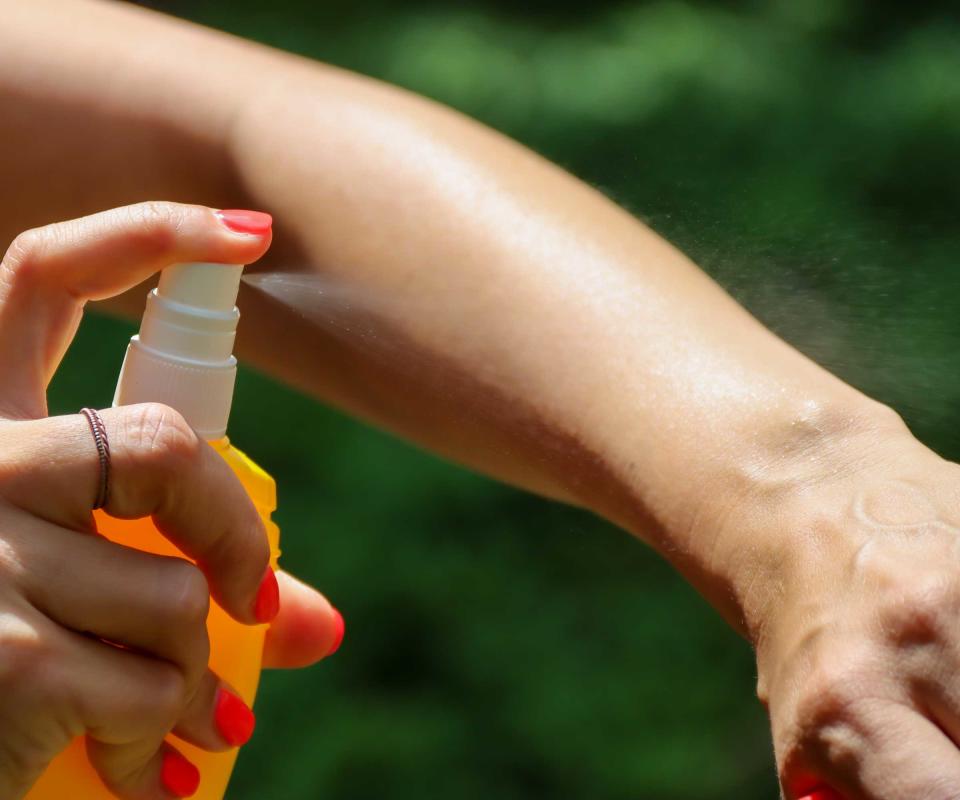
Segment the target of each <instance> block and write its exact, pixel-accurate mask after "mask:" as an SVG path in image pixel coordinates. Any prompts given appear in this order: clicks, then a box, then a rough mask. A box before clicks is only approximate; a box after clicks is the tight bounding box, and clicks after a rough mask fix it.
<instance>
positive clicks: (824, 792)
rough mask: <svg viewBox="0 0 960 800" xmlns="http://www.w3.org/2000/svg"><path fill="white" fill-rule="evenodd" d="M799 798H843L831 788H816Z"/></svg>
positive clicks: (831, 799)
mask: <svg viewBox="0 0 960 800" xmlns="http://www.w3.org/2000/svg"><path fill="white" fill-rule="evenodd" d="M800 800H843V798H842V797H841V796H840V795H839V794H838V793H837V792H835V791H834V790H833V789H817V791H815V792H812V793H810V794H807V795H804V796H803V797H801V798H800Z"/></svg>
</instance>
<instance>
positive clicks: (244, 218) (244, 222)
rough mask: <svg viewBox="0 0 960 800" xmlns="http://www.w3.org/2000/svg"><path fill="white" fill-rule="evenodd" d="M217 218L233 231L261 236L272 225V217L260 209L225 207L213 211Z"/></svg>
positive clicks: (268, 230)
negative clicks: (221, 209)
mask: <svg viewBox="0 0 960 800" xmlns="http://www.w3.org/2000/svg"><path fill="white" fill-rule="evenodd" d="M215 213H216V215H217V218H218V219H219V220H220V221H221V222H222V223H223V224H224V225H226V226H227V227H228V228H229V229H230V230H232V231H233V232H234V233H249V234H253V235H254V236H263V235H265V234H267V233H269V232H270V228H271V227H273V217H271V216H270V215H269V214H265V213H264V212H262V211H245V210H243V209H239V208H227V209H224V210H223V211H217V212H215Z"/></svg>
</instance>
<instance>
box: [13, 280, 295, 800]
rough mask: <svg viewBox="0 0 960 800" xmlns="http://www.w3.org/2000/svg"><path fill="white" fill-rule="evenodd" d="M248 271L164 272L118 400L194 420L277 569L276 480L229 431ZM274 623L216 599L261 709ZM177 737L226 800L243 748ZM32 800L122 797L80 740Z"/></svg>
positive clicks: (106, 523)
mask: <svg viewBox="0 0 960 800" xmlns="http://www.w3.org/2000/svg"><path fill="white" fill-rule="evenodd" d="M241 270H242V267H239V266H233V265H224V264H182V265H178V266H176V267H171V268H169V269H168V270H165V271H164V274H163V276H162V277H161V280H160V285H159V286H158V288H157V289H155V290H154V291H153V292H151V293H150V296H149V297H148V300H147V310H146V312H145V314H144V319H143V322H142V324H141V328H140V335H139V336H135V337H133V339H132V340H131V343H130V347H129V348H128V351H127V356H126V359H125V361H124V366H123V370H122V372H121V376H120V381H119V383H118V386H117V395H116V399H115V401H114V402H115V405H128V404H130V403H137V402H148V401H154V402H162V403H165V404H167V405H169V406H172V407H173V408H175V409H177V410H178V411H180V413H182V414H183V415H184V417H186V419H187V421H188V422H189V423H190V424H191V426H192V427H193V428H194V430H196V431H197V432H198V434H200V435H202V436H203V437H204V438H206V439H207V440H208V441H209V442H210V445H211V446H212V447H213V448H214V449H215V450H216V451H217V452H218V453H219V454H220V455H221V456H222V457H223V459H224V460H225V461H226V462H227V464H228V465H229V466H230V468H231V469H232V470H233V471H234V473H235V474H236V475H237V477H238V478H239V479H240V481H241V483H242V484H243V486H244V488H246V490H247V493H248V494H249V495H250V497H251V499H252V500H253V502H254V505H255V506H256V508H257V510H258V511H259V512H260V516H261V517H262V518H263V521H264V524H265V526H266V529H267V534H268V536H269V538H270V547H271V554H272V555H271V565H272V566H273V567H274V568H276V566H277V558H278V557H279V554H280V550H279V530H278V529H277V526H276V525H275V524H274V523H273V522H272V521H271V519H270V515H271V513H272V512H273V511H274V510H275V509H276V484H275V483H274V480H273V478H271V477H270V476H269V475H267V473H266V472H264V471H263V470H262V469H260V467H258V466H257V465H256V464H254V463H253V462H252V461H251V460H250V459H249V458H247V456H245V455H244V454H243V453H242V452H240V451H239V450H237V449H236V448H235V447H234V446H233V445H231V444H230V441H229V439H228V438H227V437H226V435H225V429H226V422H227V417H228V416H229V412H230V400H231V398H232V395H233V383H234V378H235V375H236V360H235V359H234V358H233V355H232V349H233V337H234V333H235V330H236V324H237V320H238V318H239V312H238V311H237V309H236V307H235V305H234V304H235V302H236V296H237V289H238V287H239V281H240V273H241ZM96 519H97V528H98V530H99V531H100V532H101V533H102V534H104V535H105V536H107V537H108V538H109V539H112V540H113V541H116V542H119V543H121V544H124V545H128V546H130V547H136V548H137V549H139V550H146V551H149V552H152V553H159V554H163V555H175V556H180V557H185V556H183V554H182V553H181V552H180V551H179V550H177V548H176V547H174V546H173V545H172V544H170V542H168V541H167V540H166V539H165V538H164V537H163V536H162V535H161V534H160V533H159V532H158V531H157V529H156V528H155V527H154V525H153V523H152V521H151V520H150V519H149V518H148V519H140V520H132V521H131V520H119V519H115V518H113V517H110V516H108V515H106V514H104V513H102V512H99V511H98V512H96ZM266 627H267V626H265V625H258V626H249V625H242V624H240V623H238V622H235V621H234V620H233V619H231V618H230V617H229V616H228V615H227V614H226V612H224V611H223V610H222V609H221V608H220V607H219V606H218V605H217V604H216V603H211V608H210V615H209V617H208V619H207V629H208V631H209V635H210V651H211V652H210V667H211V669H212V670H214V672H216V673H217V674H218V675H219V676H220V677H222V678H223V679H224V680H225V681H227V682H228V683H229V684H230V685H231V686H232V687H233V688H235V689H236V690H237V691H238V692H239V694H240V695H241V696H242V697H243V699H244V701H246V703H247V704H248V705H249V706H251V707H252V706H253V701H254V696H255V695H256V692H257V684H258V683H259V680H260V668H261V660H262V654H263V640H264V635H265V633H266ZM171 740H172V741H174V742H175V744H176V747H177V749H179V750H180V751H181V752H183V754H184V755H185V756H186V757H187V758H189V759H190V760H191V761H192V762H193V763H194V764H195V765H196V766H197V767H198V768H199V769H200V775H201V781H200V788H199V790H198V792H197V793H196V794H195V795H194V797H195V798H197V799H198V800H221V798H223V796H224V794H225V793H226V789H227V783H228V782H229V780H230V775H231V772H232V771H233V766H234V763H235V761H236V758H237V750H231V751H228V752H226V753H208V752H206V751H203V750H200V749H199V748H196V747H193V746H192V745H190V744H188V743H186V742H183V741H181V740H179V739H176V737H171ZM27 800H113V795H112V794H111V793H110V792H109V791H108V790H107V788H106V787H105V786H104V785H103V783H102V782H101V781H100V779H99V777H98V776H97V774H96V773H95V772H94V771H93V768H92V767H91V766H90V764H89V762H88V761H87V757H86V752H85V748H84V743H83V740H82V739H80V740H77V741H75V742H74V743H73V744H72V745H71V746H70V747H69V748H68V749H67V750H66V751H65V752H64V753H62V754H61V755H60V756H58V757H57V758H56V759H55V760H54V762H53V763H52V764H51V765H50V766H49V768H48V769H47V770H46V772H45V773H44V774H43V776H42V777H41V778H40V780H39V781H38V782H37V784H36V785H35V786H34V788H33V789H32V790H31V791H30V793H29V794H28V795H27Z"/></svg>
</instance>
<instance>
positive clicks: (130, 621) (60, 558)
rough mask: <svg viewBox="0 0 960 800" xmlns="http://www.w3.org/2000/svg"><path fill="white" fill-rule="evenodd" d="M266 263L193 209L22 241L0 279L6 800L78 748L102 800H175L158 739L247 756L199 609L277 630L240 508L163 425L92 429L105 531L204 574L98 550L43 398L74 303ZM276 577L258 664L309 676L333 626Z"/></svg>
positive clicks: (150, 209) (211, 216) (252, 531)
mask: <svg viewBox="0 0 960 800" xmlns="http://www.w3.org/2000/svg"><path fill="white" fill-rule="evenodd" d="M269 245H270V231H269V227H266V228H264V229H261V230H259V231H250V230H247V231H244V230H237V229H236V226H231V224H229V220H226V219H224V217H222V216H221V215H219V214H218V213H217V212H215V211H213V210H211V209H208V208H204V207H200V206H187V205H178V204H173V203H146V204H140V205H136V206H130V207H126V208H121V209H116V210H113V211H109V212H105V213H102V214H96V215H93V216H90V217H85V218H83V219H79V220H74V221H71V222H64V223H58V224H55V225H50V226H47V227H44V228H39V229H35V230H32V231H28V232H27V233H25V234H23V235H21V236H20V237H18V238H17V239H16V241H15V242H14V243H13V245H12V246H11V247H10V249H9V250H8V252H7V254H6V256H5V257H4V259H3V262H2V265H0V798H3V800H8V799H9V798H16V797H19V796H21V795H23V794H24V793H25V792H26V791H27V790H28V789H29V788H30V786H31V785H32V783H33V782H34V781H35V780H36V779H37V777H38V776H39V775H40V773H41V772H42V771H43V770H44V768H45V767H46V765H47V764H48V763H49V762H50V760H51V759H52V758H53V757H54V756H56V755H57V754H58V753H59V752H60V751H61V750H62V749H63V748H64V747H65V746H66V745H67V744H68V743H69V742H70V741H71V740H72V739H73V738H74V737H76V736H79V735H83V734H86V736H87V740H88V752H89V755H90V758H91V762H92V764H93V765H94V767H95V768H96V769H97V771H98V772H99V773H100V775H101V777H102V778H103V780H104V782H105V783H106V784H107V785H108V786H109V787H110V788H111V790H112V791H114V792H115V793H116V794H117V795H118V796H119V797H121V798H137V799H138V800H152V799H153V798H156V800H169V798H170V797H171V796H175V795H176V794H177V792H175V791H173V788H174V787H171V786H168V785H164V780H163V766H164V762H165V760H167V761H169V760H170V759H171V758H172V759H176V758H177V755H176V754H175V751H174V749H173V747H172V746H171V745H170V744H168V743H166V742H165V741H164V740H165V737H166V736H167V734H168V733H170V732H175V733H176V734H177V735H178V736H180V737H182V738H183V739H186V740H188V741H190V742H193V743H195V744H197V745H199V746H201V747H203V748H206V749H209V750H222V749H227V748H229V747H231V746H236V745H237V744H240V743H242V740H244V739H245V738H246V737H248V736H249V733H250V724H251V723H252V715H249V714H248V712H247V711H246V710H245V709H243V708H240V709H235V712H236V713H234V714H232V715H223V714H219V715H218V714H217V713H216V707H217V704H218V699H220V700H221V701H222V697H223V696H222V692H223V691H227V692H229V687H225V686H223V685H222V684H221V682H220V680H219V679H218V678H217V676H216V675H213V674H212V673H211V672H209V670H208V669H207V659H208V654H209V642H208V639H207V631H206V626H205V620H206V614H207V609H208V605H209V601H210V596H211V594H212V595H213V597H214V598H216V600H217V601H218V602H219V603H220V605H222V606H223V608H224V609H225V610H226V611H227V612H228V613H229V614H230V615H231V616H233V617H234V618H235V619H237V620H239V621H240V622H244V623H248V624H255V623H261V622H267V621H270V620H269V619H266V618H264V617H265V616H273V615H275V614H276V603H271V604H267V606H271V607H270V608H267V609H266V610H264V609H265V605H264V604H263V603H258V602H257V598H258V595H260V593H261V587H263V586H264V585H266V586H267V589H266V590H264V591H266V593H267V594H269V593H270V591H272V588H273V587H271V586H269V584H270V583H272V582H274V581H276V578H275V577H274V575H273V574H272V572H270V571H269V570H268V559H269V548H268V544H267V538H266V533H265V531H264V528H263V524H262V522H261V520H260V517H259V515H258V514H257V512H256V510H255V509H254V507H253V504H252V503H251V502H250V500H249V499H248V497H247V496H246V494H245V492H244V491H243V489H242V487H241V485H240V483H239V481H238V480H237V478H236V477H235V476H234V475H233V473H232V472H231V471H230V470H229V469H228V468H227V466H226V465H225V463H224V462H223V461H222V459H221V458H220V457H219V456H218V455H217V454H216V453H215V452H214V451H213V449H212V448H210V447H209V446H208V445H207V444H206V443H205V442H203V441H201V440H200V439H199V438H198V437H197V436H196V434H195V433H194V432H193V431H192V430H191V429H190V427H189V426H188V425H187V424H186V422H185V421H184V420H183V418H182V417H181V416H180V415H179V414H178V413H177V412H176V411H174V410H172V409H170V408H167V407H164V406H160V405H152V404H147V405H139V406H130V407H121V408H113V409H106V410H104V411H102V413H101V416H102V418H103V421H104V423H105V426H106V429H107V434H108V437H109V441H110V446H111V452H112V471H111V491H110V499H109V504H108V505H107V507H106V510H107V512H108V513H110V514H112V515H114V516H117V517H122V518H137V517H144V516H151V515H152V516H153V518H154V520H155V522H156V524H157V526H158V528H159V529H160V530H161V531H162V532H163V533H164V534H165V535H166V536H167V537H168V538H169V539H170V540H171V541H173V542H174V543H175V544H176V545H177V546H178V547H179V548H180V549H182V550H183V551H184V552H185V553H187V554H188V555H189V556H190V557H191V558H192V559H194V560H195V561H196V563H197V564H199V565H202V566H201V567H197V566H195V565H194V564H193V563H191V562H189V561H187V560H184V559H177V558H167V557H161V556H155V555H151V554H147V553H143V552H140V551H137V550H133V549H130V548H126V547H122V546H119V545H116V544H113V543H110V542H108V541H107V540H105V539H104V538H102V537H100V536H98V535H97V534H96V530H95V527H94V522H93V517H92V513H91V509H92V507H93V505H94V500H95V497H96V495H97V490H98V485H97V484H98V479H99V469H100V467H99V462H98V455H97V450H96V447H95V446H94V440H93V437H92V436H91V431H90V428H89V426H88V423H87V420H86V419H85V418H84V417H83V416H81V415H79V414H75V415H69V416H63V417H52V418H50V417H47V415H46V412H47V409H46V397H45V394H46V387H47V384H48V382H49V380H50V378H51V377H52V376H53V374H54V372H55V370H56V368H57V365H58V364H59V361H60V359H61V357H62V355H63V353H64V352H65V350H66V348H67V346H68V345H69V343H70V341H71V339H72V337H73V335H74V333H75V331H76V327H77V325H78V323H79V321H80V317H81V314H82V310H83V306H84V303H85V302H86V301H87V300H94V299H101V298H105V297H108V296H111V295H114V294H117V293H119V292H122V291H124V290H126V289H128V288H130V287H131V286H133V285H135V284H137V283H139V282H140V281H142V280H144V279H146V278H147V277H149V276H150V275H151V274H152V273H154V272H156V271H157V270H159V269H162V268H163V267H165V266H167V265H169V264H171V263H176V262H184V261H214V262H224V263H238V264H247V263H250V262H252V261H254V260H256V259H257V258H259V257H260V256H261V255H262V254H263V253H264V252H265V251H266V249H267V248H268V247H269ZM278 577H279V593H280V597H281V602H280V607H281V609H282V611H281V613H280V615H279V616H277V617H276V619H275V620H274V623H273V628H272V630H271V633H270V634H269V635H268V644H267V654H266V662H267V664H268V665H271V666H303V665H306V664H309V663H312V662H313V661H316V660H318V659H319V658H322V657H323V656H324V655H327V654H328V653H329V652H330V651H331V650H332V649H335V647H336V645H337V644H338V640H339V637H340V636H341V635H342V621H341V619H340V617H339V614H338V613H337V612H336V611H335V610H334V609H333V608H332V607H331V606H330V604H329V603H328V602H327V601H326V600H325V599H324V598H323V597H321V596H320V595H319V594H317V593H316V592H315V591H314V590H312V589H310V588H309V587H307V586H305V585H304V584H302V583H299V582H298V581H296V580H294V579H293V578H291V577H290V576H287V575H285V574H280V575H279V576H278ZM118 645H119V646H118ZM234 702H239V700H235V701H234ZM218 718H219V722H218ZM228 718H229V719H233V720H234V724H233V728H235V729H231V727H230V725H229V722H225V720H227V719H228ZM238 718H240V721H241V722H242V723H243V724H238V723H237V719H238ZM240 728H243V730H240Z"/></svg>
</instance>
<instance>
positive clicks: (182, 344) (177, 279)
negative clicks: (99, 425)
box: [113, 264, 243, 440]
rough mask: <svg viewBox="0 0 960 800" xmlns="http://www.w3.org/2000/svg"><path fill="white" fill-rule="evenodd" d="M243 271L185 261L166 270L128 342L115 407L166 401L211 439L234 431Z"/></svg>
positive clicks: (199, 431) (234, 266)
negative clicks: (236, 338)
mask: <svg viewBox="0 0 960 800" xmlns="http://www.w3.org/2000/svg"><path fill="white" fill-rule="evenodd" d="M242 272H243V267H242V266H237V265H233V264H178V265H177V266H173V267H168V268H167V269H165V270H164V271H163V272H162V273H161V275H160V284H159V285H158V286H157V288H156V289H154V290H153V291H152V292H150V294H149V295H148V296H147V307H146V310H145V311H144V313H143V320H142V321H141V323H140V333H139V335H137V336H134V337H133V338H132V339H131V340H130V345H129V346H128V347H127V355H126V357H125V358H124V360H123V368H122V369H121V370H120V379H119V381H118V382H117V393H116V395H114V398H113V404H114V405H115V406H126V405H131V404H133V403H148V402H154V403H164V404H166V405H168V406H171V407H172V408H175V409H176V410H177V411H179V412H180V413H181V414H183V416H184V418H185V419H186V421H187V422H188V423H189V424H190V427H192V428H193V429H194V430H195V431H196V432H197V434H198V435H199V436H201V437H202V438H204V439H208V440H210V439H219V438H220V437H221V436H223V435H224V434H225V433H226V430H227V419H228V418H229V417H230V404H231V402H232V401H233V384H234V381H235V379H236V376H237V360H236V359H235V358H234V357H233V340H234V336H235V335H236V330H237V321H238V320H239V319H240V312H239V310H238V309H237V307H236V301H237V292H238V291H239V289H240V275H241V274H242Z"/></svg>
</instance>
